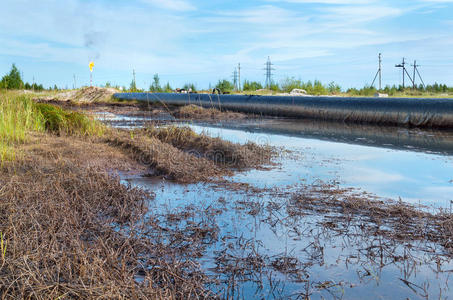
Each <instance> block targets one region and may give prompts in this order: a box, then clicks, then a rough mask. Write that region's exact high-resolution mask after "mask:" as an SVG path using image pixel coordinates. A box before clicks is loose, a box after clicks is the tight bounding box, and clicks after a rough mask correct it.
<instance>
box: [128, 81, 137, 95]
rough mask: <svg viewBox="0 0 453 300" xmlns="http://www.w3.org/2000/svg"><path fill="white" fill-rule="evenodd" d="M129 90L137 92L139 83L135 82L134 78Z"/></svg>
mask: <svg viewBox="0 0 453 300" xmlns="http://www.w3.org/2000/svg"><path fill="white" fill-rule="evenodd" d="M129 91H130V92H133V93H134V92H136V91H137V84H136V83H135V80H133V79H132V81H131V84H130V86H129Z"/></svg>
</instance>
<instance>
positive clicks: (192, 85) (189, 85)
mask: <svg viewBox="0 0 453 300" xmlns="http://www.w3.org/2000/svg"><path fill="white" fill-rule="evenodd" d="M182 88H183V89H185V90H186V91H190V90H192V92H194V93H195V92H196V91H197V88H196V87H195V84H193V83H186V84H185V85H184V86H183V87H182Z"/></svg>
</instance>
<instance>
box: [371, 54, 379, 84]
mask: <svg viewBox="0 0 453 300" xmlns="http://www.w3.org/2000/svg"><path fill="white" fill-rule="evenodd" d="M378 75H379V90H382V54H381V53H379V69H378V71H377V73H376V76H374V79H373V83H372V84H371V86H374V82H375V81H376V78H377V77H378Z"/></svg>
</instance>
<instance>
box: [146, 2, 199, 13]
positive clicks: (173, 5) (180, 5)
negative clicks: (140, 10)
mask: <svg viewBox="0 0 453 300" xmlns="http://www.w3.org/2000/svg"><path fill="white" fill-rule="evenodd" d="M141 1H142V2H144V3H148V4H151V5H154V6H157V7H161V8H164V9H169V10H176V11H191V10H195V9H196V7H195V6H194V5H192V4H191V3H190V2H188V1H185V0H141Z"/></svg>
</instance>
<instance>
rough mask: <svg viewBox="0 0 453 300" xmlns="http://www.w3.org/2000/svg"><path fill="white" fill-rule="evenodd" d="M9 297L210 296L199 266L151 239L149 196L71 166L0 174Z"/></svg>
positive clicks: (13, 168)
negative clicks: (148, 216)
mask: <svg viewBox="0 0 453 300" xmlns="http://www.w3.org/2000/svg"><path fill="white" fill-rule="evenodd" d="M0 184H1V188H0V211H1V213H0V219H1V221H0V224H1V225H0V232H1V248H2V251H1V252H2V254H1V264H0V294H1V295H2V298H3V299H100V298H102V299H126V298H127V299H131V298H133V299H159V298H160V299H187V298H195V299H200V298H206V297H210V296H209V292H207V291H206V290H205V287H204V283H205V282H206V279H205V277H204V275H203V274H202V273H201V272H200V271H199V268H198V265H197V264H194V263H193V262H191V261H190V260H186V259H181V258H180V257H179V256H177V255H176V254H175V250H174V247H172V246H167V245H166V244H165V243H162V242H161V241H159V240H155V239H154V237H152V236H150V235H148V232H149V230H150V223H153V224H155V222H154V221H153V220H151V219H149V220H148V221H146V217H145V216H146V214H147V212H148V210H147V204H146V203H147V201H148V199H149V198H150V195H147V194H145V193H143V192H142V191H140V190H137V189H133V188H130V187H127V186H125V185H123V184H121V183H120V182H119V179H117V178H112V177H111V176H109V175H108V174H106V173H105V172H103V171H100V170H96V169H94V168H80V167H79V166H76V165H74V164H72V163H71V162H70V161H69V160H65V159H56V160H48V161H46V162H43V160H37V159H36V158H33V157H32V158H27V159H26V160H25V161H23V163H20V164H18V163H15V164H14V165H13V164H10V165H8V166H5V167H4V168H3V169H2V172H1V176H0Z"/></svg>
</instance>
